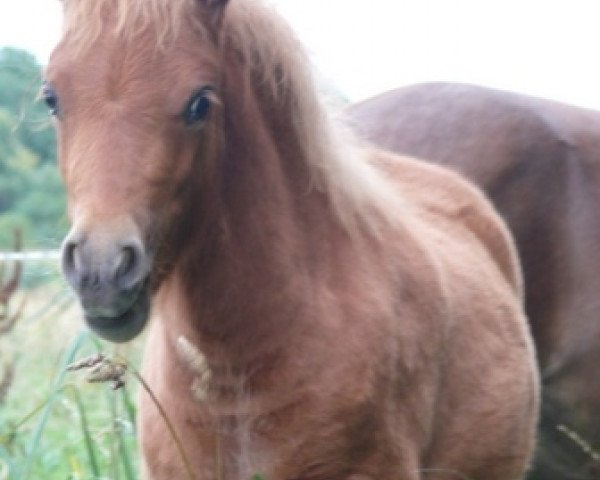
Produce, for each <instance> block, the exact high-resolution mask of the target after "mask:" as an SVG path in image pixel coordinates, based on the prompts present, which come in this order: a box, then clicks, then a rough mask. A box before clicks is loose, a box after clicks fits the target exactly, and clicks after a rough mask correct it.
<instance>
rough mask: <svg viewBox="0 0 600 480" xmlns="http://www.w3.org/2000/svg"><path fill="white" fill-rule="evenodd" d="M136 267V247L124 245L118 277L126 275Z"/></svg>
mask: <svg viewBox="0 0 600 480" xmlns="http://www.w3.org/2000/svg"><path fill="white" fill-rule="evenodd" d="M134 267H135V249H134V248H133V247H123V249H122V250H121V256H120V258H119V265H118V267H117V272H116V276H117V278H119V277H122V276H123V275H126V274H127V272H129V271H130V270H132V269H133V268H134Z"/></svg>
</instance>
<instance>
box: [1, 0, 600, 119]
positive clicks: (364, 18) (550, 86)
mask: <svg viewBox="0 0 600 480" xmlns="http://www.w3.org/2000/svg"><path fill="white" fill-rule="evenodd" d="M231 1H235V0H231ZM270 3H272V4H274V5H275V7H276V8H277V9H278V10H279V11H280V12H281V13H282V14H283V16H284V17H286V18H287V19H288V20H289V21H290V23H291V24H292V26H293V27H294V28H295V30H296V31H297V33H298V36H299V37H300V39H301V40H302V41H303V42H304V44H305V45H306V47H307V48H308V50H309V52H310V54H311V57H312V59H313V62H314V64H315V67H316V69H317V70H318V71H319V72H320V74H321V75H322V76H323V77H324V78H325V79H327V80H328V81H329V82H330V83H331V84H332V85H333V86H335V88H337V89H338V90H339V91H340V92H342V93H343V94H344V95H345V96H347V97H348V98H349V99H350V100H353V101H357V100H360V99H363V98H367V97H369V96H372V95H375V94H377V93H380V92H383V91H385V90H389V89H392V88H396V87H400V86H403V85H408V84H412V83H418V82H426V81H458V82H467V83H475V84H480V85H487V86H491V87H496V88H501V89H505V90H513V91H517V92H522V93H528V94H532V95H536V96H541V97H547V98H553V99H556V100H560V101H564V102H567V103H572V104H576V105H581V106H586V107H590V108H595V109H598V110H600V22H599V19H600V1H598V0H368V1H364V0H271V1H270ZM60 16H61V12H60V2H59V1H58V0H12V1H10V0H0V45H13V46H18V47H22V48H25V49H28V50H30V51H32V52H33V53H35V54H36V56H37V57H38V58H39V60H40V62H41V63H45V62H46V61H47V58H48V55H49V52H50V51H51V49H52V46H53V45H54V43H55V42H56V40H57V39H58V37H59V34H60Z"/></svg>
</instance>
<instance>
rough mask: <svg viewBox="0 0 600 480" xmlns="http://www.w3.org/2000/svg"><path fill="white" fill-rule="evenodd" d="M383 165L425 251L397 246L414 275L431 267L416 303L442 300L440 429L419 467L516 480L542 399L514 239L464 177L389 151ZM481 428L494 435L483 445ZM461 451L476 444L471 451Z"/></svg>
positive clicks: (438, 323)
mask: <svg viewBox="0 0 600 480" xmlns="http://www.w3.org/2000/svg"><path fill="white" fill-rule="evenodd" d="M379 162H380V163H381V164H383V165H384V168H386V169H387V170H388V171H389V172H390V174H391V176H392V178H393V179H394V181H395V182H396V184H397V186H398V190H399V192H400V195H401V196H402V198H403V200H404V201H403V205H404V206H405V207H404V212H403V214H402V219H401V220H402V223H403V225H404V226H405V228H406V230H407V231H408V232H410V234H409V235H412V236H413V240H414V241H415V243H416V244H418V245H419V247H418V248H417V249H415V250H414V251H413V249H411V243H412V242H411V241H407V237H406V236H405V237H403V238H401V240H400V242H401V243H402V245H403V247H402V248H403V250H405V251H406V252H408V253H407V254H408V255H409V256H411V257H412V258H411V261H412V262H411V263H410V264H409V268H410V270H411V271H417V270H419V268H420V267H421V266H422V265H423V264H426V263H429V264H430V265H433V270H434V272H435V273H434V276H433V278H430V279H429V280H428V282H431V283H429V284H421V285H420V286H419V288H420V289H421V292H420V295H421V296H422V299H427V298H428V295H430V293H427V290H428V289H429V290H434V291H439V292H441V293H442V295H443V297H444V299H443V304H444V310H443V311H441V312H439V318H437V319H436V320H435V321H434V323H433V324H432V325H431V328H432V329H434V330H436V334H437V335H440V334H441V335H442V343H441V352H438V354H439V358H438V360H439V361H440V363H441V364H442V367H441V368H442V370H443V375H442V377H443V380H441V382H440V384H439V385H438V397H437V405H436V409H437V413H436V420H435V421H434V422H436V423H437V422H439V424H438V425H436V426H435V429H434V431H437V433H436V434H435V435H432V436H431V439H430V442H431V443H430V445H429V446H428V448H427V451H426V453H425V454H424V456H425V457H426V459H424V460H423V464H424V465H425V468H426V469H427V468H428V467H429V468H431V469H441V470H444V469H448V470H450V469H452V468H454V469H456V470H458V471H461V472H462V473H463V474H465V475H467V476H469V478H489V479H492V478H493V479H504V478H518V476H519V475H520V474H521V473H522V472H523V471H524V470H525V468H526V466H527V465H528V462H529V460H530V459H529V455H528V453H527V452H530V451H531V450H532V445H533V442H534V431H535V418H536V415H537V400H538V391H537V375H536V372H535V359H534V353H533V346H532V344H531V341H530V334H529V330H528V326H527V323H526V320H525V316H524V314H523V312H522V307H521V281H520V269H519V265H518V261H517V258H516V252H515V249H514V246H513V242H512V239H511V237H510V235H509V234H508V231H507V229H506V228H505V226H504V224H503V222H502V220H501V219H500V218H499V217H498V215H497V214H496V213H495V210H494V209H493V208H492V206H491V204H489V202H488V201H487V200H486V199H485V198H484V196H483V195H482V194H481V193H480V192H479V191H478V190H477V189H476V188H475V187H473V186H472V185H470V184H469V183H468V182H466V181H465V180H463V179H462V178H460V177H459V176H458V175H456V174H454V173H452V172H450V171H448V170H446V169H442V168H440V167H437V166H434V165H429V164H425V163H423V162H420V161H417V160H413V159H410V158H406V157H394V156H388V154H385V153H380V154H379ZM403 278H405V279H407V278H411V273H410V272H406V273H405V274H404V275H403ZM405 281H406V280H405ZM426 281H427V280H426ZM433 283H435V284H436V285H437V288H432V284H433ZM424 301H425V300H424ZM430 303H434V302H432V301H431V302H430ZM418 322H422V321H421V320H418ZM430 338H434V336H431V337H430ZM421 343H426V342H425V340H424V339H421ZM407 363H410V362H407ZM490 409H493V410H494V411H495V413H494V415H489V413H490V412H489V410H490ZM436 429H439V430H436ZM481 429H484V430H485V431H487V432H490V434H489V435H488V436H487V438H486V439H482V438H480V435H479V433H478V432H480V431H481ZM492 432H493V433H492ZM478 437H479V438H478ZM476 439H477V440H476ZM465 444H472V447H471V448H470V450H469V452H467V453H465V450H464V445H465ZM507 457H508V458H510V460H508V461H506V458H507Z"/></svg>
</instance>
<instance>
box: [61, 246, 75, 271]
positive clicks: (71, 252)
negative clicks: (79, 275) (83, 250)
mask: <svg viewBox="0 0 600 480" xmlns="http://www.w3.org/2000/svg"><path fill="white" fill-rule="evenodd" d="M76 248H77V245H75V243H72V242H68V243H66V244H65V246H64V247H63V252H62V266H63V270H64V272H65V273H68V274H70V273H73V271H74V270H75V249H76Z"/></svg>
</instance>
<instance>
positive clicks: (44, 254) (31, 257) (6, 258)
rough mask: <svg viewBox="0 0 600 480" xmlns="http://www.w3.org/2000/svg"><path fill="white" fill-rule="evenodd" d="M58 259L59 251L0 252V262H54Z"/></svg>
mask: <svg viewBox="0 0 600 480" xmlns="http://www.w3.org/2000/svg"><path fill="white" fill-rule="evenodd" d="M59 258H60V251H59V250H32V251H27V252H0V262H14V261H23V262H28V261H41V260H56V261H58V259H59Z"/></svg>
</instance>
